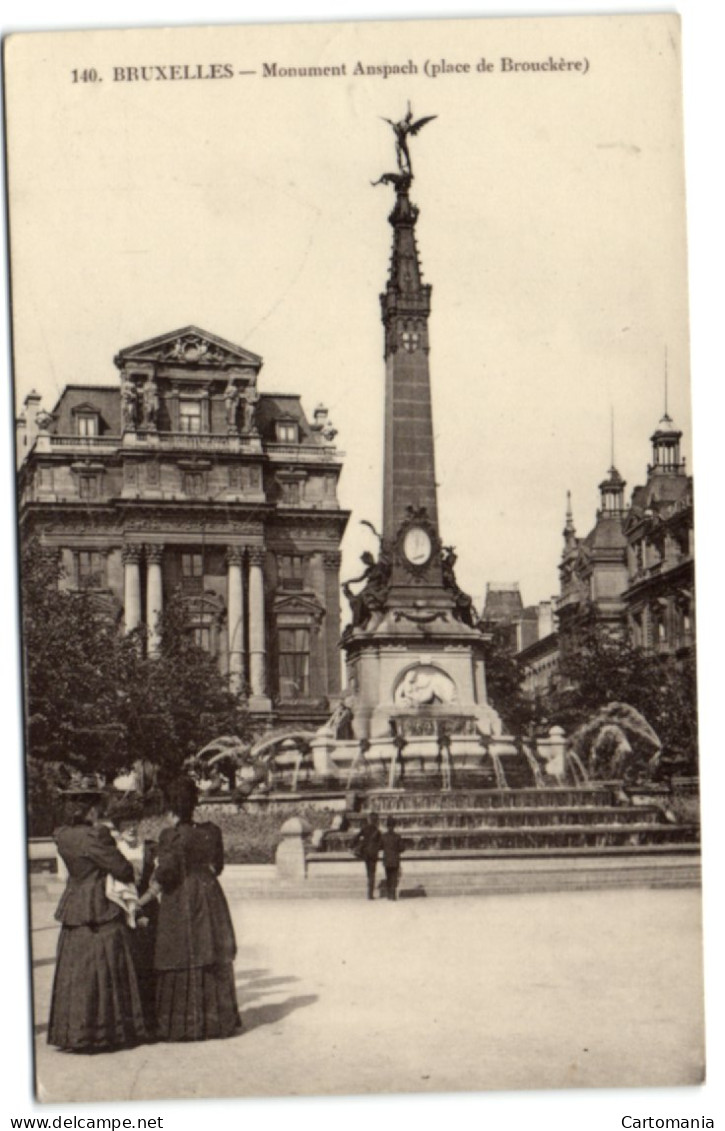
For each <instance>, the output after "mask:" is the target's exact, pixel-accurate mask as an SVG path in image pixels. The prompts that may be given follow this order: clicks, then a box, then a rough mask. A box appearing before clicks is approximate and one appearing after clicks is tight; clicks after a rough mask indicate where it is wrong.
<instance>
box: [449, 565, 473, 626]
mask: <svg viewBox="0 0 725 1131" xmlns="http://www.w3.org/2000/svg"><path fill="white" fill-rule="evenodd" d="M457 561H458V554H457V553H456V551H455V550H454V549H453V546H444V547H443V552H442V553H441V572H442V577H443V584H444V586H445V588H446V589H448V590H449V591H450V592H451V593H452V594H453V597H454V600H455V602H456V607H455V609H454V610H453V615H454V616H455V617H456V619H457V620H459V621H461V622H462V623H463V624H467V625H468V627H469V628H473V622H474V609H473V600H472V599H471V597H469V596H468V593H464V592H463V590H462V589H461V587H460V585H459V584H458V582H457V581H456V570H455V565H456V562H457Z"/></svg>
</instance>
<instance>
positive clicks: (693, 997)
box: [31, 876, 704, 1103]
mask: <svg viewBox="0 0 725 1131" xmlns="http://www.w3.org/2000/svg"><path fill="white" fill-rule="evenodd" d="M363 886H364V885H363V878H362V876H361V877H360V889H361V891H360V898H359V899H350V898H345V899H335V900H331V899H327V900H320V901H316V900H309V899H305V900H297V899H288V900H284V901H280V900H266V899H255V900H249V901H246V902H245V901H244V900H243V899H241V898H238V897H234V898H232V899H231V910H232V916H233V919H234V925H235V929H236V932H237V939H238V943H239V953H238V955H237V960H236V964H235V971H236V984H237V992H238V997H239V1002H240V1008H241V1013H242V1021H243V1024H244V1031H243V1032H242V1033H241V1034H240V1035H239V1036H237V1037H233V1038H231V1039H229V1040H226V1041H208V1042H204V1043H193V1044H176V1045H164V1044H155V1045H147V1046H144V1047H140V1048H137V1049H129V1050H122V1051H120V1052H116V1053H112V1054H98V1055H95V1056H83V1055H75V1054H69V1053H62V1052H59V1051H57V1050H55V1049H51V1048H50V1047H49V1046H48V1045H47V1044H46V1040H45V1036H46V1031H47V1016H48V1006H49V1002H50V992H51V985H52V976H53V969H54V954H55V946H56V941H57V927H56V925H55V924H54V921H53V910H54V903H53V902H52V901H50V900H48V899H47V897H46V898H45V899H40V898H36V899H34V900H33V902H32V909H31V910H32V916H33V965H34V985H35V1006H36V1022H37V1023H36V1070H37V1081H38V1085H37V1086H38V1098H39V1099H41V1100H43V1101H47V1102H53V1103H58V1102H65V1101H83V1102H91V1101H98V1100H113V1101H127V1100H154V1099H168V1098H176V1099H182V1098H191V1097H195V1098H208V1097H218V1098H225V1097H240V1096H247V1097H252V1096H305V1095H357V1094H370V1093H396V1092H397V1093H406V1092H407V1093H410V1092H431V1093H432V1092H447V1091H461V1090H463V1091H487V1090H492V1089H508V1090H517V1091H518V1090H523V1089H532V1088H569V1087H576V1088H587V1087H618V1088H623V1087H632V1086H637V1085H642V1086H671V1085H682V1084H698V1083H700V1082H701V1081H702V1080H703V1076H704V1034H703V1029H704V1022H703V991H702V944H701V919H700V893H699V891H697V890H693V889H681V890H646V889H643V890H623V891H591V892H568V891H566V892H555V893H534V894H515V895H492V896H460V897H457V896H454V897H449V898H446V899H435V898H420V899H404V900H400V901H398V902H397V903H391V902H388V901H386V900H379V901H373V902H368V901H367V900H365V899H364V898H362V896H363Z"/></svg>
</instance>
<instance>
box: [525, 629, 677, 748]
mask: <svg viewBox="0 0 725 1131" xmlns="http://www.w3.org/2000/svg"><path fill="white" fill-rule="evenodd" d="M559 676H560V678H559V683H558V686H557V687H556V688H555V689H554V690H553V691H552V692H551V693H550V695H549V696H548V697H547V699H546V701H545V710H546V712H547V714H548V716H549V718H550V719H551V721H552V722H556V723H558V724H559V725H561V726H563V727H564V729H565V730H566V731H567V732H571V731H572V730H574V729H575V728H576V727H578V726H580V725H581V724H582V723H584V722H586V721H587V720H588V719H590V718H591V717H592V716H593V715H594V714H596V712H597V711H598V710H600V709H601V708H602V707H604V706H606V704H608V703H612V702H619V703H627V704H629V706H631V707H634V708H635V709H636V710H638V711H639V712H640V713H641V714H642V715H643V716H644V717H645V719H646V720H647V722H648V723H649V724H650V726H651V727H652V728H653V729H654V731H655V732H656V733H657V735H658V736H659V738H660V740H661V742H662V744H663V751H664V755H665V757H666V758H668V759H672V760H679V761H681V762H683V763H686V764H687V765H688V766H689V768H691V769H693V770H694V769H695V768H696V765H697V687H696V668H695V658H694V655H688V656H686V657H684V658H674V657H671V656H660V655H657V654H655V653H652V652H645V651H644V650H643V649H642V648H637V647H635V646H634V645H633V644H632V643H631V642H630V641H629V639H628V638H627V637H626V636H624V635H623V634H621V633H616V632H613V631H612V630H611V629H609V628H607V627H605V626H604V625H602V624H601V623H600V622H599V621H597V619H596V618H590V620H589V621H588V622H587V623H585V624H584V625H582V626H581V627H580V628H579V629H578V630H576V631H575V632H574V633H572V634H570V635H567V636H566V637H565V638H564V639H563V640H562V641H561V658H560V663H559Z"/></svg>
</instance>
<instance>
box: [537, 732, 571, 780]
mask: <svg viewBox="0 0 725 1131" xmlns="http://www.w3.org/2000/svg"><path fill="white" fill-rule="evenodd" d="M537 750H538V752H539V754H541V755H542V757H544V758H545V759H546V772H547V774H550V775H551V776H552V777H554V778H556V780H557V781H558V782H559V784H560V785H563V784H564V779H565V777H566V757H565V752H566V735H565V734H564V731H563V729H562V727H559V726H554V727H551V728H550V730H549V736H548V738H540V739H539V741H538V743H537Z"/></svg>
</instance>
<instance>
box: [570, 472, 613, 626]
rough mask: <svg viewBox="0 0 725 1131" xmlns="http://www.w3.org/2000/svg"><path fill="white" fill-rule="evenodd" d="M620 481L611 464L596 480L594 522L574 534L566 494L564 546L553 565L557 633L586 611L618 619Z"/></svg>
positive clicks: (607, 622) (608, 619) (574, 623)
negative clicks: (556, 564) (556, 571)
mask: <svg viewBox="0 0 725 1131" xmlns="http://www.w3.org/2000/svg"><path fill="white" fill-rule="evenodd" d="M625 486H626V484H625V482H624V480H623V479H622V476H621V475H620V474H619V472H618V471H617V469H616V467H614V466H612V467H610V469H609V472H608V474H607V477H606V478H605V479H603V480H602V482H601V483H600V484H599V494H600V500H601V503H600V507H599V509H598V510H597V515H596V521H595V523H594V526H593V527H592V529H591V530H590V531H589V533H588V534H586V535H585V536H584V537H583V538H577V536H576V531H575V529H574V522H573V516H572V510H571V498H570V497H568V498H567V510H566V523H565V526H564V550H563V553H562V557H561V562H560V565H559V576H560V579H561V590H560V594H559V597H558V598H557V600H556V616H557V621H558V628H559V632H560V633H561V634H562V635H566V634H567V633H569V632H571V631H572V630H574V629H575V628H576V626H577V624H578V623H580V622H581V619H582V617H584V616H586V615H587V614H588V613H590V612H591V611H592V610H594V611H595V612H596V614H597V617H598V619H599V621H600V622H601V623H603V624H605V625H609V626H611V627H619V626H621V624H622V623H623V618H624V612H625V606H624V601H623V598H622V594H623V592H624V590H625V589H626V587H627V579H628V573H627V538H626V535H625V532H624V520H625V513H626V511H625V506H624V488H625Z"/></svg>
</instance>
